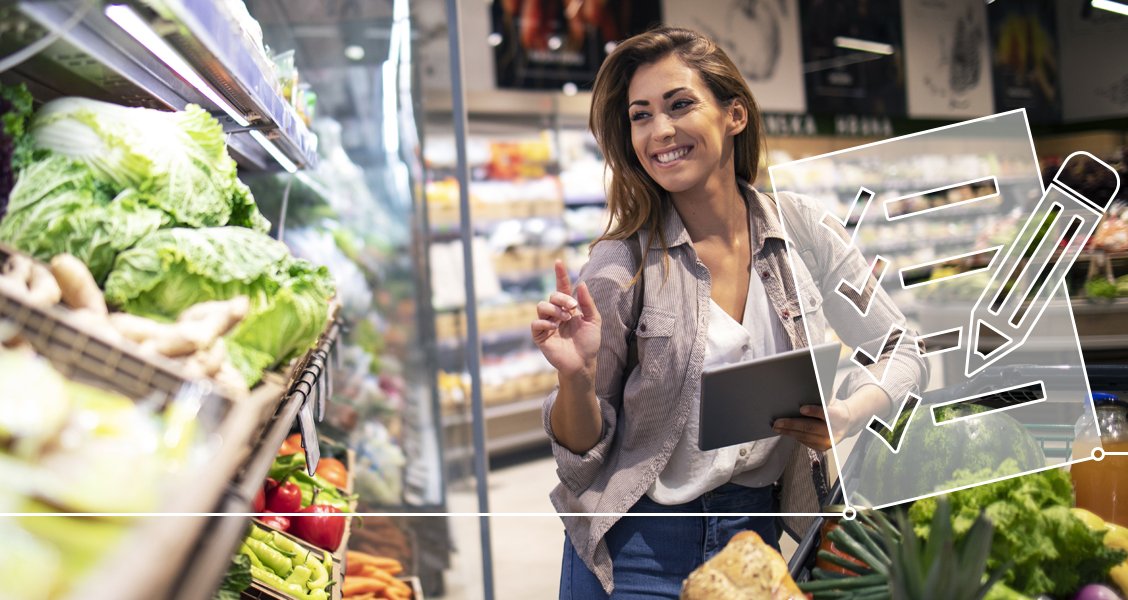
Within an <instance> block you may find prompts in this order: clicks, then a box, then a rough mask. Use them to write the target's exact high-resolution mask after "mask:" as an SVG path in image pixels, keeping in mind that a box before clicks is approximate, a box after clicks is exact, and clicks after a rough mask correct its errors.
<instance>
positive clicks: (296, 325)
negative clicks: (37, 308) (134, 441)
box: [0, 98, 334, 388]
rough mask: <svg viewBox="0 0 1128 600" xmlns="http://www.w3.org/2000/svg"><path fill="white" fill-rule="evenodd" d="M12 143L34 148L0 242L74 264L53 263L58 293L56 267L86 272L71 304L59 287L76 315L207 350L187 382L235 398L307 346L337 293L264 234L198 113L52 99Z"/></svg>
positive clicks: (210, 121) (164, 348) (207, 118)
mask: <svg viewBox="0 0 1128 600" xmlns="http://www.w3.org/2000/svg"><path fill="white" fill-rule="evenodd" d="M19 114H22V113H18V114H16V115H15V116H13V117H12V118H13V119H17V118H18V116H19ZM12 129H13V130H16V131H19V130H20V128H19V127H16V126H13V128H12ZM16 143H17V145H18V144H24V145H28V144H29V145H30V146H32V147H34V151H32V153H31V159H30V160H26V161H25V160H23V159H21V160H17V161H16V162H14V163H13V164H16V165H20V166H22V168H21V170H20V171H19V172H18V176H17V180H16V183H15V187H14V189H13V190H12V192H11V196H10V199H9V204H8V212H7V215H6V216H5V218H4V219H3V221H0V242H4V243H6V244H9V245H11V246H12V247H14V248H16V249H18V250H21V251H24V252H27V253H29V254H31V255H32V256H34V257H36V258H38V259H40V260H43V261H51V262H52V265H53V266H52V269H53V270H54V266H55V258H56V257H58V256H61V255H69V256H73V257H75V258H77V261H75V260H73V259H65V260H66V261H68V262H67V263H63V264H60V265H59V271H56V272H55V274H56V278H58V279H59V283H60V284H64V283H66V281H67V280H65V279H63V278H62V277H60V271H61V272H64V273H66V272H74V273H77V269H76V268H75V266H74V264H73V263H76V262H81V263H82V264H84V265H85V266H86V268H87V269H89V277H86V276H82V279H83V281H81V282H79V283H80V284H81V285H78V284H76V287H75V288H73V289H75V290H77V292H81V293H82V294H83V296H81V299H79V297H78V296H72V297H68V296H67V294H66V292H67V291H68V288H67V287H66V286H65V285H64V286H62V287H63V292H64V296H63V299H64V301H67V303H68V304H70V305H71V306H72V307H80V308H87V307H95V306H98V307H104V306H105V305H106V304H108V305H109V308H111V309H114V310H120V311H122V312H124V313H128V315H134V316H137V317H144V318H146V319H151V320H152V321H156V323H148V322H146V321H141V320H139V319H134V318H131V317H129V316H127V315H117V314H115V315H112V316H111V317H110V321H111V324H112V325H113V326H114V327H115V328H116V329H117V330H118V332H119V333H120V334H122V335H124V337H127V338H129V339H132V340H133V341H136V342H139V343H142V344H145V343H149V345H150V346H151V347H152V348H153V349H155V350H156V351H158V352H160V353H162V354H165V355H167V356H184V355H189V354H197V353H203V352H206V354H201V355H200V357H199V360H196V361H193V362H194V364H193V366H192V367H191V368H190V373H191V374H192V375H193V376H200V377H215V378H219V379H223V380H226V382H227V383H229V384H231V385H235V387H237V388H246V387H249V386H253V385H254V384H255V383H256V382H258V380H259V379H260V378H261V377H262V373H263V371H265V370H267V369H272V368H275V367H277V366H278V365H280V364H283V363H284V362H286V361H289V360H291V359H293V358H295V357H297V356H299V355H301V354H302V353H303V352H305V351H306V350H308V349H309V348H310V347H311V346H312V345H313V344H315V343H316V341H317V339H318V337H319V335H320V333H321V331H322V330H323V329H324V328H325V324H326V322H327V320H328V318H329V299H330V298H331V297H332V296H333V295H334V289H333V283H332V280H331V278H330V276H329V273H328V271H327V270H326V269H325V268H324V267H315V266H313V265H312V264H310V263H308V262H306V261H304V260H300V259H296V258H294V257H293V256H291V255H290V253H289V250H288V249H287V248H286V246H285V245H283V244H281V243H280V242H277V241H275V240H273V239H272V238H270V237H269V236H267V235H266V234H265V231H267V229H268V228H269V223H268V222H267V220H266V219H265V218H264V217H263V216H262V214H261V213H260V212H259V209H258V207H257V205H256V204H255V201H254V198H253V196H252V194H251V192H250V189H249V188H248V187H247V186H246V185H244V184H243V182H241V181H240V180H239V179H238V177H237V176H236V164H235V161H234V160H232V158H231V157H230V156H229V155H228V154H227V147H226V143H225V134H224V132H223V128H222V126H221V125H220V124H219V122H218V121H216V120H215V119H214V118H213V117H212V116H211V115H209V114H208V113H207V111H205V110H203V109H202V108H200V107H198V106H194V105H190V106H189V107H187V108H186V109H185V110H184V111H180V112H163V111H156V110H150V109H144V108H127V107H122V106H118V105H115V104H109V103H104V102H98V101H94V100H88V99H85V98H59V99H57V100H53V101H51V102H48V103H47V104H45V105H44V106H43V107H41V108H40V109H39V110H38V111H37V112H36V113H35V115H34V117H32V119H31V121H30V124H29V126H28V128H27V132H26V135H24V136H23V137H22V138H20V139H19V140H17V142H16ZM32 275H35V276H36V277H40V276H41V274H38V273H37V272H36V271H34V270H33V271H32ZM26 281H27V286H26V287H27V289H28V290H29V292H31V298H32V300H36V301H40V302H43V303H46V304H50V302H47V301H46V300H49V299H50V295H44V296H40V295H41V294H48V293H49V290H46V289H45V288H41V287H38V286H36V285H34V284H36V283H37V282H38V281H39V280H38V279H36V280H32V279H31V278H27V279H26ZM91 281H92V282H93V283H94V284H95V285H91V284H90V283H91ZM95 286H102V287H103V289H104V291H105V301H101V300H97V301H96V300H94V299H93V296H94V295H96V294H97V295H99V296H100V295H101V291H95V290H98V288H97V287H95ZM216 301H231V302H233V303H235V304H233V305H231V306H229V308H230V309H231V310H230V311H229V313H228V318H227V319H226V321H225V320H224V319H223V318H222V317H221V316H219V309H218V308H216V310H215V311H214V312H211V311H210V309H205V308H198V309H193V308H192V307H197V306H199V305H202V304H205V303H210V302H216ZM209 306H215V305H209ZM95 310H96V311H97V312H99V313H104V312H105V309H104V308H96V309H95ZM189 310H192V312H188V311H189ZM199 319H204V320H203V321H200V320H199ZM216 332H218V333H216ZM213 333H214V334H215V335H212V334H213ZM185 334H187V335H185ZM197 334H198V335H197ZM204 334H207V335H204ZM193 336H195V337H196V338H198V339H195V340H193V339H190V338H192V337H193ZM219 338H221V339H219ZM150 342H151V343H150ZM204 342H206V344H205V343H204ZM225 365H228V366H226V367H225ZM240 379H241V380H242V383H241V384H237V383H236V382H237V381H238V380H240Z"/></svg>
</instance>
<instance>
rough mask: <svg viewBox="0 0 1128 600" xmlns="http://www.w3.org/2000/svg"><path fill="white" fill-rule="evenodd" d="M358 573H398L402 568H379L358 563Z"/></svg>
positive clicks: (368, 575)
mask: <svg viewBox="0 0 1128 600" xmlns="http://www.w3.org/2000/svg"><path fill="white" fill-rule="evenodd" d="M359 568H360V574H361V575H363V576H365V577H375V576H376V573H387V574H388V575H399V574H400V573H402V572H403V569H402V568H401V567H399V566H396V567H395V568H391V569H381V568H379V567H374V566H372V565H360V567H359Z"/></svg>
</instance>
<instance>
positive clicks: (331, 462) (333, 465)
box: [316, 457, 349, 489]
mask: <svg viewBox="0 0 1128 600" xmlns="http://www.w3.org/2000/svg"><path fill="white" fill-rule="evenodd" d="M316 473H317V474H318V475H320V476H321V477H322V479H324V480H325V481H328V482H329V483H332V484H333V485H335V486H337V487H339V488H341V489H345V488H346V487H348V483H349V471H348V469H346V468H345V464H344V463H342V462H341V461H339V460H337V459H335V458H329V457H323V458H322V459H321V460H319V461H317V471H316Z"/></svg>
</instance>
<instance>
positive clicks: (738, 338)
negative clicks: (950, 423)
mask: <svg viewBox="0 0 1128 600" xmlns="http://www.w3.org/2000/svg"><path fill="white" fill-rule="evenodd" d="M590 126H591V129H592V132H593V133H594V134H595V138H596V141H597V142H598V144H599V146H600V148H601V149H602V151H603V153H604V155H605V157H606V159H607V163H608V168H609V170H610V172H611V175H612V179H611V183H610V188H609V193H608V207H609V209H610V211H611V213H612V222H611V224H610V225H609V227H608V230H607V232H606V233H605V234H604V235H603V236H602V237H601V238H600V240H599V241H598V242H597V243H596V244H594V245H593V246H592V249H591V255H590V260H589V262H588V264H587V265H586V266H585V267H584V270H583V271H582V273H581V277H580V278H581V280H582V283H580V284H579V285H578V286H576V287H575V289H573V288H572V286H571V283H570V282H569V280H568V276H567V273H566V271H565V270H564V267H563V265H562V264H561V263H559V262H558V263H557V265H556V276H557V291H556V292H555V293H553V294H552V295H551V296H550V297H549V298H548V300H546V301H543V302H540V303H539V304H538V306H537V319H536V320H535V321H533V322H532V325H531V328H532V335H533V339H534V341H535V342H536V343H537V345H538V347H539V348H540V349H541V351H542V352H543V353H544V355H545V357H546V358H547V359H548V360H549V362H550V363H552V365H553V366H554V367H555V368H556V369H557V371H558V376H559V383H560V385H559V387H558V389H557V390H556V391H555V392H553V394H552V395H550V396H549V398H548V399H547V400H546V402H545V408H544V425H545V429H546V431H547V432H548V434H549V436H550V438H551V440H552V447H553V452H554V454H555V456H556V460H557V465H558V469H557V473H558V475H559V477H560V481H561V484H560V485H558V486H557V487H556V489H555V490H553V492H552V494H551V498H552V502H553V504H554V506H555V507H556V509H557V511H559V512H560V513H563V514H562V519H563V521H564V524H565V529H566V532H567V535H566V539H565V546H564V561H563V568H562V573H561V584H560V597H561V598H582V599H585V600H586V599H589V598H600V597H603V598H606V597H609V595H610V597H613V598H616V599H624V598H656V597H668V598H676V597H677V596H678V594H679V591H680V588H681V582H682V580H683V579H684V578H685V577H686V576H687V575H688V574H689V572H690V571H692V570H693V569H694V568H696V567H697V566H698V565H700V564H701V563H702V562H704V561H705V560H707V559H708V558H709V557H710V556H712V555H713V554H715V553H716V552H717V551H719V550H720V549H721V548H722V547H723V546H724V545H725V543H727V541H728V540H729V538H731V537H732V536H733V535H735V534H736V533H737V532H739V531H741V530H744V529H753V530H755V531H757V533H759V534H760V536H761V537H762V538H763V539H764V540H766V541H769V542H770V543H772V544H773V545H777V544H778V539H779V531H778V529H777V524H776V520H775V518H773V517H765V516H749V515H748V513H772V512H778V511H779V509H780V505H781V503H782V509H783V510H784V511H786V512H813V511H817V510H818V509H819V504H820V501H821V500H822V499H823V498H824V497H825V495H826V492H827V489H826V488H827V485H826V475H825V467H824V466H823V462H824V461H823V453H824V452H825V451H826V450H827V449H828V448H829V447H830V435H829V432H828V426H827V422H826V420H827V415H825V414H824V413H823V410H822V407H821V404H817V402H818V399H817V398H812V405H810V406H806V407H804V409H803V414H804V415H805V417H804V418H795V419H780V420H778V421H776V423H775V424H774V427H775V429H776V431H778V432H779V433H780V434H782V435H781V436H778V437H775V438H771V439H768V440H762V441H760V442H754V443H750V444H743V445H740V446H732V447H728V448H722V449H719V450H714V451H707V452H702V451H700V450H698V449H697V422H696V419H697V405H698V400H699V398H698V394H699V387H700V378H701V372H702V370H703V369H704V368H706V367H709V366H712V365H718V364H725V363H730V362H736V361H741V360H747V359H750V358H755V357H758V356H765V355H770V354H773V353H775V352H779V351H783V350H788V349H791V348H799V347H804V346H807V345H808V335H810V337H811V339H813V340H814V341H821V337H822V331H823V330H822V327H823V325H822V319H823V316H822V310H821V309H820V308H819V307H820V305H821V298H822V296H823V295H825V294H827V293H832V290H833V289H834V286H837V285H838V284H839V282H840V281H842V279H843V278H844V277H850V278H852V279H849V280H850V281H864V280H865V279H864V277H865V275H863V276H862V277H858V278H853V277H854V276H855V274H857V273H863V274H868V267H867V265H866V263H865V261H864V260H863V259H862V257H861V256H860V255H858V254H857V252H856V251H854V250H852V249H850V247H849V246H847V245H846V244H844V243H842V240H841V239H837V238H835V237H834V236H833V235H830V231H831V229H829V228H827V227H825V226H820V225H819V222H820V220H821V219H822V216H823V215H822V212H821V211H820V210H819V208H818V207H817V205H815V204H814V203H812V202H810V201H808V200H803V199H801V198H796V197H792V196H788V197H786V198H780V208H781V209H782V213H783V214H784V216H785V218H786V219H787V221H788V222H787V225H788V231H789V233H791V234H792V236H793V237H795V238H799V237H802V238H804V239H803V241H802V242H797V241H796V240H792V241H793V243H796V246H797V250H799V254H803V255H804V256H809V257H810V258H811V261H810V262H807V261H804V263H805V264H799V263H797V264H794V265H792V264H791V263H790V262H789V260H788V258H787V249H786V246H785V243H784V233H783V228H782V227H781V224H780V222H779V219H778V217H777V214H778V213H777V210H776V204H775V200H773V199H772V198H770V197H768V196H766V195H764V194H760V193H758V192H756V191H755V190H754V189H753V188H752V187H751V184H752V182H753V180H754V178H755V175H756V167H757V165H758V163H759V155H760V147H761V143H762V140H761V134H760V124H759V113H758V111H757V108H756V104H755V101H754V100H753V98H752V94H751V92H750V91H749V89H748V87H747V84H746V83H745V82H744V79H743V78H742V77H741V75H740V73H739V71H738V70H737V69H736V67H735V66H734V65H733V64H732V61H731V60H729V58H728V57H727V56H726V55H725V53H724V52H723V51H722V50H721V49H720V48H718V47H717V46H716V45H715V44H713V43H712V42H711V41H709V40H708V39H706V38H704V37H703V36H701V35H699V34H697V33H695V32H692V31H689V30H685V29H677V28H660V29H656V30H652V31H650V32H647V33H644V34H641V35H638V36H635V37H633V38H630V39H629V40H626V41H625V42H623V43H622V44H620V45H619V46H618V47H617V48H616V49H615V51H614V52H613V53H612V54H611V55H610V56H609V57H608V58H607V60H606V61H605V62H604V64H603V66H602V68H601V69H600V71H599V74H598V76H597V77H596V81H595V87H594V93H593V97H592V112H591V119H590ZM793 227H794V229H793ZM838 229H839V231H838V232H839V233H840V235H844V232H842V230H841V226H839V228H838ZM843 239H848V238H843ZM644 247H645V252H643V248H644ZM870 281H871V286H870V288H869V291H867V292H864V293H867V294H868V293H872V294H873V299H872V302H871V306H870V308H869V311H870V314H871V315H879V316H883V317H887V323H888V322H903V320H904V318H903V317H902V316H901V315H900V313H898V312H897V310H896V308H895V307H894V306H893V305H892V303H891V302H890V301H889V299H888V297H886V296H885V295H884V293H883V292H881V291H880V288H877V289H876V290H874V288H873V286H872V283H873V282H872V279H871V280H870ZM800 295H802V297H803V300H802V302H800V301H799V296H800ZM829 304H832V303H828V305H829ZM839 312H843V311H839ZM830 316H831V317H832V318H835V317H836V315H834V314H831V315H830ZM838 316H841V317H845V316H846V315H845V314H842V315H838ZM887 331H888V324H886V325H883V326H882V327H881V330H880V331H877V329H876V328H874V330H873V331H868V330H865V329H864V328H861V329H856V330H855V331H853V333H852V335H853V336H854V337H857V338H858V339H856V340H854V339H846V340H844V341H846V342H847V343H851V344H854V347H857V346H858V344H860V343H863V342H864V341H872V340H878V341H877V344H876V345H880V344H881V341H880V340H882V339H884V337H883V336H884V334H885V333H886V332H887ZM840 334H841V332H840ZM874 345H875V344H872V343H871V345H869V346H867V347H869V348H872V347H874ZM895 345H896V342H893V344H888V345H887V346H886V347H885V348H884V350H883V352H882V354H881V356H879V357H878V359H877V361H876V362H875V364H874V365H873V366H872V368H873V369H875V371H874V372H879V371H877V370H879V369H880V370H885V369H886V367H891V368H889V369H888V373H887V375H886V377H885V379H884V382H885V383H884V384H883V386H882V387H878V386H877V385H871V384H869V383H870V382H869V381H866V380H865V379H864V378H857V379H856V380H855V381H854V383H849V384H845V385H844V386H843V387H844V388H846V389H847V391H848V393H849V397H848V398H846V400H845V401H842V402H835V403H833V404H831V406H830V409H829V412H830V414H829V418H830V419H831V420H832V425H833V428H834V431H835V432H836V433H838V434H839V436H840V437H841V435H843V434H849V433H852V432H855V431H857V430H859V429H860V428H861V427H864V426H865V424H866V422H868V419H869V418H870V417H871V416H872V415H878V416H884V415H888V414H889V413H890V412H891V410H892V408H893V407H894V401H893V399H894V398H895V399H896V400H897V402H896V404H897V405H898V406H899V402H900V400H901V399H903V398H904V397H905V394H906V393H907V392H908V391H910V390H914V389H916V387H917V385H918V382H920V381H922V380H923V375H924V366H923V363H921V362H920V360H919V358H915V356H916V354H917V353H915V352H911V353H910V352H900V353H897V354H896V355H894V354H893V349H894V348H893V347H894V346H895ZM751 400H752V401H755V397H754V392H753V394H752V398H751ZM627 512H631V513H667V512H668V513H695V514H703V515H705V516H702V517H678V518H675V517H665V518H663V517H660V516H632V517H630V518H620V517H621V514H622V513H627ZM577 513H579V514H577ZM589 513H598V514H589ZM726 513H745V514H743V515H738V514H726ZM784 524H785V525H786V526H788V527H789V528H791V529H792V530H795V529H797V528H801V527H803V526H804V522H803V521H802V520H801V519H795V518H791V519H785V520H784ZM777 547H778V546H777Z"/></svg>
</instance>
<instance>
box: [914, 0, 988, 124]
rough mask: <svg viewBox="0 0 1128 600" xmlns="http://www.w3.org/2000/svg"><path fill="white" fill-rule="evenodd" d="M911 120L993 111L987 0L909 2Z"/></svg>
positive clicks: (972, 115)
mask: <svg viewBox="0 0 1128 600" xmlns="http://www.w3.org/2000/svg"><path fill="white" fill-rule="evenodd" d="M901 10H903V11H904V13H903V17H904V32H905V63H906V66H905V71H906V74H907V77H908V82H909V85H908V89H909V116H910V117H917V118H920V117H926V118H951V117H980V116H983V115H988V114H991V113H992V112H993V111H994V108H995V103H994V98H993V97H994V90H993V89H992V87H991V63H990V53H989V52H988V46H987V4H986V3H985V2H983V0H924V1H919V2H905V3H903V4H902V5H901Z"/></svg>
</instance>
